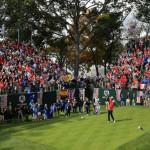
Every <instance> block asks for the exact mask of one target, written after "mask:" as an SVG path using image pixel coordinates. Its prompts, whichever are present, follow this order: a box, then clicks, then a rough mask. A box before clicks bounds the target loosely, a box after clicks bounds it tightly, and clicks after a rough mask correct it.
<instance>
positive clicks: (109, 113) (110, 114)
mask: <svg viewBox="0 0 150 150" xmlns="http://www.w3.org/2000/svg"><path fill="white" fill-rule="evenodd" d="M110 116H111V118H112V120H113V121H114V116H113V110H108V121H110Z"/></svg>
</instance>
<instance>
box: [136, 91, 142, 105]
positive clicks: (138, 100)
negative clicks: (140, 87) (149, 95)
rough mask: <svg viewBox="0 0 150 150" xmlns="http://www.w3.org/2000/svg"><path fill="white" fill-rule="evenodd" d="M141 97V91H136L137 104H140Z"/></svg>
mask: <svg viewBox="0 0 150 150" xmlns="http://www.w3.org/2000/svg"><path fill="white" fill-rule="evenodd" d="M141 96H143V91H137V97H136V100H137V103H141V99H140V97H141Z"/></svg>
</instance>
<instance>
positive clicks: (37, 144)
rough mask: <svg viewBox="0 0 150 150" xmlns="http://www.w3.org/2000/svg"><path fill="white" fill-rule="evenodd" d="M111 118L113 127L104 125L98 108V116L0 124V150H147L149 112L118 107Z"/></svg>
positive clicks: (139, 108) (137, 108)
mask: <svg viewBox="0 0 150 150" xmlns="http://www.w3.org/2000/svg"><path fill="white" fill-rule="evenodd" d="M81 116H83V117H84V119H83V120H82V119H81ZM114 117H115V120H116V123H113V122H111V123H109V124H108V122H107V111H106V110H105V108H104V107H102V114H101V115H93V114H92V113H91V116H86V115H85V114H75V115H72V114H71V117H70V118H66V117H65V116H61V117H58V118H53V119H51V120H47V121H41V122H35V123H32V122H30V123H21V124H16V123H12V124H3V125H1V124H0V150H115V149H117V150H135V149H138V150H149V149H150V142H149V141H150V140H149V139H150V108H148V107H142V106H136V107H118V108H115V109H114ZM139 125H140V126H141V127H143V128H144V131H141V130H139V129H138V126H139Z"/></svg>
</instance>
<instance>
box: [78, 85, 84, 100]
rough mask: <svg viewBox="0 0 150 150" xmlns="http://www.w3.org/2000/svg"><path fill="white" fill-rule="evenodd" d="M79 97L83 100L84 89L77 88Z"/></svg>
mask: <svg viewBox="0 0 150 150" xmlns="http://www.w3.org/2000/svg"><path fill="white" fill-rule="evenodd" d="M79 97H82V98H83V100H84V99H85V89H81V88H79Z"/></svg>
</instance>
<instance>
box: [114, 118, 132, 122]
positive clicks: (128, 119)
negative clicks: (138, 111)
mask: <svg viewBox="0 0 150 150" xmlns="http://www.w3.org/2000/svg"><path fill="white" fill-rule="evenodd" d="M130 120H133V119H131V118H127V119H122V120H116V122H123V121H130Z"/></svg>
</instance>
